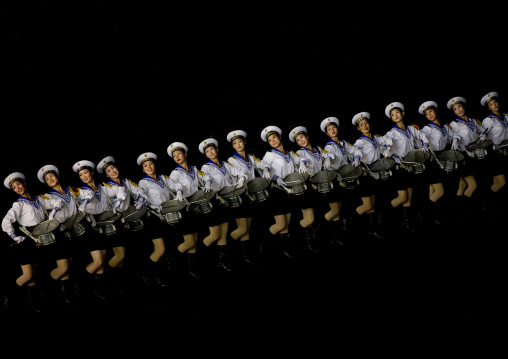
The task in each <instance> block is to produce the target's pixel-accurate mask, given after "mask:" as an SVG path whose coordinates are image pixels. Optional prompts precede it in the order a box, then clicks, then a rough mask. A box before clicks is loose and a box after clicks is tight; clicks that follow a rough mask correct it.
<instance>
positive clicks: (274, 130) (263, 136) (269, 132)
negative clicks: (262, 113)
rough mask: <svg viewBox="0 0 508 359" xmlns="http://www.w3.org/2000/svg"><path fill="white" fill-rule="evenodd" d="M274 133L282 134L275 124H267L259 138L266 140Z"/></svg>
mask: <svg viewBox="0 0 508 359" xmlns="http://www.w3.org/2000/svg"><path fill="white" fill-rule="evenodd" d="M274 133H278V134H279V136H282V130H281V129H280V128H278V127H277V126H267V127H265V128H264V129H263V131H261V139H262V140H263V141H265V142H267V140H268V137H270V136H271V135H273V134H274Z"/></svg>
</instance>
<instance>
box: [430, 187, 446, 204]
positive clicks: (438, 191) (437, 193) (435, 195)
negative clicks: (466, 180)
mask: <svg viewBox="0 0 508 359" xmlns="http://www.w3.org/2000/svg"><path fill="white" fill-rule="evenodd" d="M431 186H432V188H433V189H434V191H432V193H431V194H430V196H429V198H430V200H431V201H432V202H437V200H438V199H440V198H441V197H443V195H444V187H443V184H442V183H433V184H431Z"/></svg>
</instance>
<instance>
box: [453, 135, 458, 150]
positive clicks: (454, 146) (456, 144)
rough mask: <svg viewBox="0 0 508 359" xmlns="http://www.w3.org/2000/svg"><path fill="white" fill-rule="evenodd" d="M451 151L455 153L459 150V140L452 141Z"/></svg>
mask: <svg viewBox="0 0 508 359" xmlns="http://www.w3.org/2000/svg"><path fill="white" fill-rule="evenodd" d="M451 148H452V151H457V149H458V148H459V140H458V139H456V138H454V139H453V141H452V147H451Z"/></svg>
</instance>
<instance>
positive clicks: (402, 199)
mask: <svg viewBox="0 0 508 359" xmlns="http://www.w3.org/2000/svg"><path fill="white" fill-rule="evenodd" d="M397 194H398V196H397V197H395V198H394V199H392V201H391V204H392V207H394V208H396V207H398V206H400V205H402V204H404V203H406V202H407V200H408V198H409V195H408V190H398V191H397Z"/></svg>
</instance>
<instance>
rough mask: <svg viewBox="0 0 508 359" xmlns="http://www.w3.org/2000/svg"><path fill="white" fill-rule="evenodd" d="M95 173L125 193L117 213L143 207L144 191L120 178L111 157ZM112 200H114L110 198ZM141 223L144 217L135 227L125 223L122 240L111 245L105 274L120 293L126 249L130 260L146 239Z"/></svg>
mask: <svg viewBox="0 0 508 359" xmlns="http://www.w3.org/2000/svg"><path fill="white" fill-rule="evenodd" d="M97 172H99V173H100V174H102V175H104V176H106V177H107V179H108V180H107V182H106V184H107V185H110V186H113V187H115V186H118V187H122V188H124V190H125V191H126V193H127V195H126V197H125V200H123V201H122V202H121V203H120V205H119V206H118V207H117V208H116V211H117V212H119V213H124V212H125V211H126V210H128V209H129V208H130V207H131V206H134V208H135V209H136V210H139V209H140V208H141V207H142V206H144V204H145V202H146V195H145V191H144V189H143V188H141V187H139V186H138V184H137V183H136V182H133V181H131V180H130V179H127V178H121V177H120V170H119V169H118V166H117V164H116V161H115V158H114V157H113V156H106V157H104V158H103V159H101V160H100V161H99V162H98V164H97ZM112 200H115V199H114V198H112ZM122 217H123V216H122ZM143 221H144V222H147V219H146V216H143V217H141V218H140V219H139V220H138V221H137V222H136V225H134V223H133V222H131V223H129V222H126V223H123V224H122V225H121V226H120V227H119V231H121V235H122V238H123V240H122V242H120V243H118V245H116V246H115V245H113V256H111V258H110V259H109V261H108V266H109V267H108V270H107V271H106V273H110V274H111V278H112V280H113V281H114V283H115V284H116V287H117V289H118V290H120V291H121V292H123V291H124V290H125V286H126V284H127V278H126V277H127V274H126V268H125V255H126V247H127V248H129V247H130V248H129V249H127V251H128V252H130V253H131V254H129V257H131V258H132V256H135V255H136V253H137V252H138V248H139V249H142V248H143V247H142V246H141V243H140V242H142V241H143V240H144V239H145V238H146V231H143V229H145V228H146V227H145V223H143ZM150 239H151V238H150ZM127 262H129V261H128V260H127ZM127 269H129V268H127Z"/></svg>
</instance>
